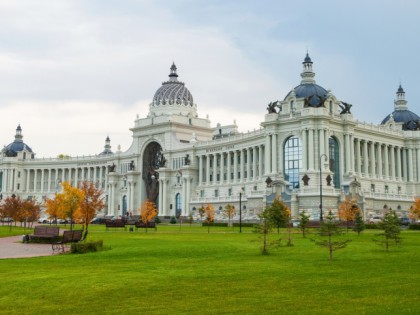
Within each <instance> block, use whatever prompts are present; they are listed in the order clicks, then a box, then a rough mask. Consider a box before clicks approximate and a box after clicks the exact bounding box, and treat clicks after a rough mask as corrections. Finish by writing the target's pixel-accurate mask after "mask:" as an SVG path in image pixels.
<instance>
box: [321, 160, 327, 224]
mask: <svg viewBox="0 0 420 315" xmlns="http://www.w3.org/2000/svg"><path fill="white" fill-rule="evenodd" d="M322 157H324V158H325V162H327V160H328V157H327V155H326V154H321V155H320V156H319V210H320V211H319V220H320V221H323V220H324V218H323V216H322V163H321V159H322Z"/></svg>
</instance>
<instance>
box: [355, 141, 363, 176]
mask: <svg viewBox="0 0 420 315" xmlns="http://www.w3.org/2000/svg"><path fill="white" fill-rule="evenodd" d="M361 159H362V155H361V153H360V139H359V138H357V139H356V172H357V175H359V176H361V175H362V160H361Z"/></svg>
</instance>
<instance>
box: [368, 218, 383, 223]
mask: <svg viewBox="0 0 420 315" xmlns="http://www.w3.org/2000/svg"><path fill="white" fill-rule="evenodd" d="M381 222H382V218H381V217H378V216H375V217H372V218H370V219H369V223H381Z"/></svg>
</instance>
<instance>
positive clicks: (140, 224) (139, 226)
mask: <svg viewBox="0 0 420 315" xmlns="http://www.w3.org/2000/svg"><path fill="white" fill-rule="evenodd" d="M135 227H136V231H137V229H155V230H157V227H156V223H155V222H147V223H144V222H142V221H139V222H136V223H135Z"/></svg>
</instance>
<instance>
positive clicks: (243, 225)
mask: <svg viewBox="0 0 420 315" xmlns="http://www.w3.org/2000/svg"><path fill="white" fill-rule="evenodd" d="M255 225H258V224H257V223H250V222H246V223H244V222H242V227H251V228H253V227H254V226H255ZM233 226H234V227H239V223H233Z"/></svg>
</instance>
